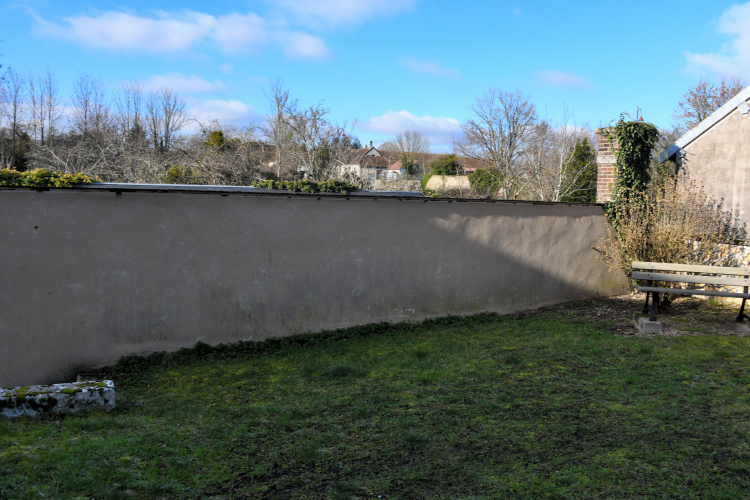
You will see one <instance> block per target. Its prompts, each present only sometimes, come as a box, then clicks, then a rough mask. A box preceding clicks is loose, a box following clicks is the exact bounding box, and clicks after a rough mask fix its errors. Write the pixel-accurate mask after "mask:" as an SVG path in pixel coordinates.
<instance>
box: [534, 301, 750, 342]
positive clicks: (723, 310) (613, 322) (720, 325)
mask: <svg viewBox="0 0 750 500" xmlns="http://www.w3.org/2000/svg"><path fill="white" fill-rule="evenodd" d="M645 301H646V294H644V293H635V294H632V295H621V296H619V297H606V298H601V299H594V300H583V301H577V302H568V303H565V304H559V305H556V306H550V307H545V308H543V309H540V311H550V312H554V313H555V314H559V315H560V316H563V317H566V318H580V319H582V320H583V319H587V320H594V321H596V322H597V323H598V325H599V326H600V327H601V328H604V329H606V330H609V331H611V332H612V333H613V334H615V335H627V336H640V337H653V336H657V335H653V334H649V335H644V334H641V333H640V332H638V330H636V329H635V327H634V326H633V313H641V312H643V305H644V302H645ZM749 309H750V303H749V304H747V305H746V307H745V312H746V313H750V311H748V310H749ZM739 310H740V301H736V302H733V301H716V300H711V301H709V300H705V299H704V298H698V297H680V298H678V299H677V300H675V301H674V302H673V303H672V306H671V308H670V310H669V311H667V312H666V313H663V314H659V321H661V322H662V333H661V334H660V335H661V336H672V337H674V336H682V335H733V336H740V337H741V336H745V335H743V334H739V333H737V332H735V331H734V330H732V329H731V328H730V327H729V325H728V323H729V322H730V321H734V319H735V318H736V317H737V314H738V313H739ZM746 322H747V321H746Z"/></svg>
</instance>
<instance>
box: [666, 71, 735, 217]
mask: <svg viewBox="0 0 750 500" xmlns="http://www.w3.org/2000/svg"><path fill="white" fill-rule="evenodd" d="M748 101H750V86H748V87H746V88H745V89H743V90H742V91H741V92H740V93H739V94H737V95H736V96H735V97H734V98H732V99H730V100H729V101H728V102H727V103H726V104H724V105H723V106H722V107H720V108H719V109H717V110H716V111H714V112H713V113H711V114H710V115H709V116H708V118H706V119H705V120H703V121H702V122H700V123H699V124H698V125H696V126H695V128H693V129H692V130H690V131H688V132H687V133H686V134H685V135H683V136H682V137H680V138H679V139H677V141H675V143H674V144H673V145H672V146H670V147H669V149H667V152H666V156H667V157H668V158H669V159H671V160H673V161H674V162H675V163H676V164H677V167H678V170H682V171H686V172H687V173H688V174H689V175H690V177H691V179H693V180H695V181H697V182H698V183H701V184H703V187H704V189H705V190H706V192H707V193H708V194H709V195H710V196H712V197H714V198H716V199H717V200H718V199H723V200H724V206H725V208H727V209H731V210H732V211H733V212H734V214H735V215H737V216H738V217H739V218H740V221H741V222H744V223H745V224H746V225H747V226H748V228H750V103H749V102H748Z"/></svg>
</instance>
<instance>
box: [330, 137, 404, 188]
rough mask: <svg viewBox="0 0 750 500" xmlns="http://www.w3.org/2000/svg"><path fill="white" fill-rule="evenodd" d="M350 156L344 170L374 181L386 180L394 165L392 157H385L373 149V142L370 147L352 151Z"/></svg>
mask: <svg viewBox="0 0 750 500" xmlns="http://www.w3.org/2000/svg"><path fill="white" fill-rule="evenodd" d="M348 156H349V158H348V160H347V163H346V164H345V165H344V166H343V167H342V170H344V171H345V172H350V173H352V174H355V175H358V176H360V177H365V178H368V177H369V178H370V179H371V180H373V181H374V180H376V179H380V178H385V177H386V176H387V173H388V171H389V170H390V167H391V165H392V163H393V162H392V161H391V157H390V155H387V154H385V155H384V154H383V153H381V152H380V151H378V149H377V148H375V147H373V145H372V141H370V147H367V148H362V149H352V150H351V151H349V155H348Z"/></svg>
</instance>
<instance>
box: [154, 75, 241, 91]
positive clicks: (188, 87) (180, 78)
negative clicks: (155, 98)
mask: <svg viewBox="0 0 750 500" xmlns="http://www.w3.org/2000/svg"><path fill="white" fill-rule="evenodd" d="M141 85H142V86H143V90H145V91H147V92H148V91H150V90H159V89H161V88H162V87H164V88H168V89H171V90H173V91H174V92H177V93H178V94H200V93H207V92H222V91H224V90H226V88H227V87H226V85H225V84H224V82H222V81H220V80H214V81H213V82H209V81H208V80H205V79H203V78H202V77H200V76H198V75H189V76H186V75H182V74H180V73H169V74H167V75H153V76H150V77H149V78H148V79H147V80H145V81H144V82H142V83H141Z"/></svg>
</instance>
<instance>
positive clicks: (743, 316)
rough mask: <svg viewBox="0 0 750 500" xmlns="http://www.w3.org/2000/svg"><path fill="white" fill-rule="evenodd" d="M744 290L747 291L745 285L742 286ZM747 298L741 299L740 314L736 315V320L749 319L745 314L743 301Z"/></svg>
mask: <svg viewBox="0 0 750 500" xmlns="http://www.w3.org/2000/svg"><path fill="white" fill-rule="evenodd" d="M743 290H744V292H745V293H747V287H744V289H743ZM746 300H747V299H742V305H741V306H740V314H738V315H737V321H739V322H742V321H743V320H745V319H747V320H750V316H748V315H747V314H745V301H746Z"/></svg>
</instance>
